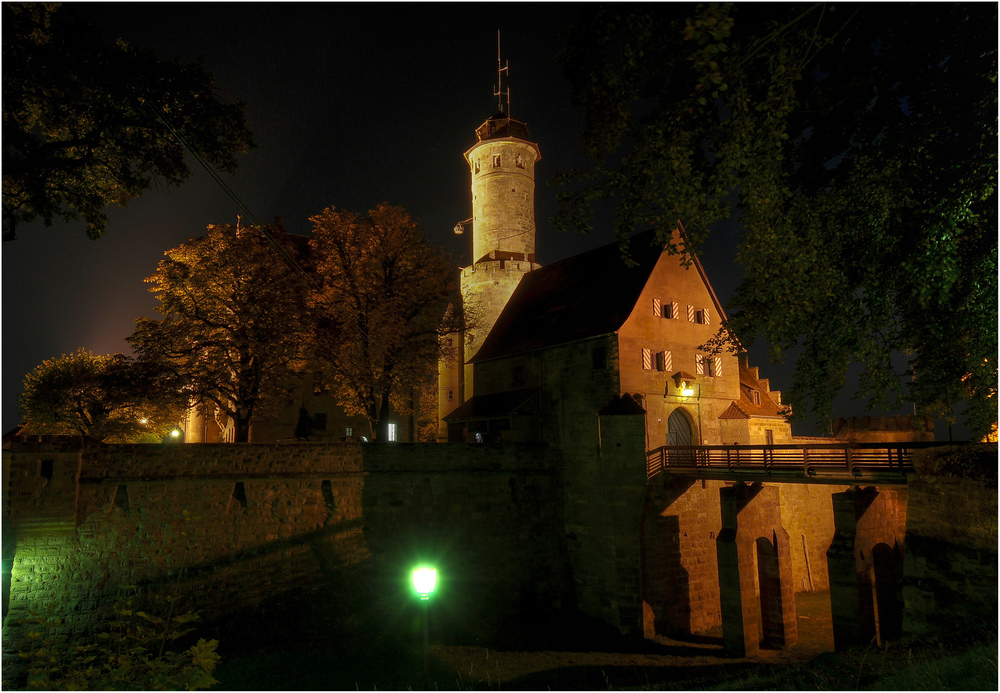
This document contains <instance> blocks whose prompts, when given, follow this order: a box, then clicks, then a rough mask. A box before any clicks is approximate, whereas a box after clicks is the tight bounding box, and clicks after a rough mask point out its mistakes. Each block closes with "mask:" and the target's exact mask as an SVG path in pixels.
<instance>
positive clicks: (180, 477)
mask: <svg viewBox="0 0 1000 693" xmlns="http://www.w3.org/2000/svg"><path fill="white" fill-rule="evenodd" d="M71 447H72V444H69V445H66V444H65V443H64V442H63V441H56V440H51V439H49V440H35V441H33V442H30V443H22V444H15V445H14V446H13V449H12V450H11V451H10V454H9V456H5V462H6V463H7V464H8V467H9V473H10V485H9V489H7V491H8V492H7V494H6V495H5V501H6V502H5V504H4V513H5V516H4V527H5V530H7V529H8V527H12V528H13V529H14V530H15V532H16V534H15V536H14V539H15V540H16V542H17V553H16V557H15V558H14V561H13V570H12V580H11V602H10V612H9V614H8V617H7V619H6V620H5V625H4V647H5V651H7V652H11V651H15V650H16V649H17V648H18V646H19V643H21V642H22V640H21V636H22V635H23V633H22V631H21V629H20V628H19V626H18V624H17V621H18V620H19V619H20V618H23V617H24V616H25V615H27V614H28V612H29V611H30V610H32V609H41V608H42V607H43V605H45V604H47V603H50V602H55V603H58V604H59V605H60V606H59V613H60V616H62V617H64V618H65V619H66V624H65V626H64V629H65V630H66V631H67V632H70V633H72V632H80V631H84V630H86V629H88V628H90V627H92V626H93V625H94V622H95V619H99V618H101V616H102V610H103V609H105V608H106V607H108V606H109V605H111V604H112V603H113V602H114V601H115V600H117V599H119V598H121V597H122V596H123V595H127V594H138V598H140V599H142V600H144V601H148V602H150V603H153V604H154V606H155V602H156V601H157V600H158V599H161V598H162V597H163V596H165V595H166V594H170V593H173V592H177V593H180V594H182V595H184V596H185V605H186V606H189V607H192V608H196V609H198V610H200V611H201V614H202V618H203V619H204V620H206V621H208V622H210V623H211V622H213V621H215V622H221V621H222V620H223V619H225V620H226V621H227V622H228V623H229V624H230V626H233V624H236V625H237V626H239V624H243V625H244V626H245V628H244V629H245V630H246V631H250V630H256V631H260V628H259V624H260V623H261V621H262V620H265V621H266V623H267V624H268V634H267V635H268V637H272V638H277V637H284V636H285V635H288V636H294V632H288V633H282V631H283V630H286V631H296V630H299V631H301V630H303V629H308V627H309V625H310V624H309V622H308V621H309V619H310V618H314V619H317V621H323V622H324V623H330V622H332V623H341V624H350V623H357V622H358V621H359V619H371V618H374V619H377V620H379V622H380V623H381V624H382V625H383V626H384V627H385V628H387V629H389V630H390V631H391V630H392V629H393V628H395V627H400V628H402V627H403V626H404V625H406V624H401V623H400V620H401V619H403V620H405V617H406V613H407V612H406V609H405V608H404V607H405V605H406V604H407V603H409V602H411V601H412V599H411V598H410V596H409V594H408V591H409V587H408V583H407V580H408V569H409V568H410V567H412V565H413V564H414V563H415V562H417V561H418V560H421V559H423V560H431V561H435V562H436V563H437V565H438V568H439V571H440V574H441V576H442V579H441V585H440V590H441V594H442V595H443V596H442V599H441V602H442V603H443V604H447V605H448V608H442V609H439V610H438V612H437V618H438V621H437V623H438V625H439V627H440V628H442V629H444V630H449V632H453V633H463V634H464V635H467V636H469V635H471V636H472V638H473V641H475V635H476V633H477V632H478V633H480V634H482V633H483V632H484V631H488V630H489V629H490V628H494V627H496V624H498V623H499V622H500V621H502V620H503V619H504V618H506V617H507V616H511V615H516V614H517V613H519V612H523V610H525V609H531V610H533V611H537V610H539V609H546V608H554V607H558V606H562V605H563V604H564V602H566V601H570V602H571V601H572V580H571V577H570V576H569V573H568V567H567V566H568V557H567V552H566V548H565V543H564V537H563V517H562V512H563V509H562V503H561V501H560V498H561V484H562V480H561V478H560V476H559V467H560V463H559V460H558V458H557V456H555V455H554V454H553V453H551V452H550V451H549V450H547V449H546V448H544V447H543V446H538V445H533V446H532V445H503V446H466V445H443V444H442V445H407V444H400V445H379V446H375V445H371V446H360V445H357V444H301V443H300V444H261V445H255V444H249V445H246V444H245V445H162V446H106V447H93V448H89V449H84V450H83V451H82V452H75V453H74V452H72V450H71V449H67V448H71ZM50 459H51V460H53V464H52V475H51V478H46V477H39V475H38V471H39V464H40V461H45V460H50ZM44 469H45V471H48V469H49V465H48V464H46V465H45V466H44ZM77 474H78V475H79V484H77V483H76V478H75V477H76V475H77ZM77 491H78V492H77ZM7 538H8V537H5V539H7ZM293 605H298V606H299V607H301V608H299V611H297V612H296V613H297V614H298V616H297V617H296V619H295V622H294V623H287V622H283V621H282V619H280V618H277V617H276V614H279V613H281V612H282V609H284V608H286V607H288V608H291V606H293ZM303 619H304V620H303ZM237 630H238V628H237Z"/></svg>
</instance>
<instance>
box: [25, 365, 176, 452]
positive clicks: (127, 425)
mask: <svg viewBox="0 0 1000 693" xmlns="http://www.w3.org/2000/svg"><path fill="white" fill-rule="evenodd" d="M166 375H167V374H165V373H164V372H163V371H161V370H160V369H159V368H158V367H156V366H155V365H154V364H150V363H143V362H139V361H136V360H134V359H131V358H129V357H128V356H125V355H124V354H111V355H108V356H96V355H94V354H92V353H91V352H89V351H87V350H86V349H79V350H77V351H76V352H74V353H72V354H69V355H68V356H67V355H63V356H62V357H60V358H58V359H49V360H47V361H44V362H42V363H41V364H39V365H38V366H37V367H36V368H35V369H34V370H33V371H32V372H31V373H29V374H28V375H27V376H25V378H24V391H23V392H22V393H21V396H20V409H21V414H22V415H23V417H24V429H23V431H24V432H27V433H34V434H45V433H52V434H64V435H65V434H75V435H83V436H89V437H91V438H93V439H94V440H98V441H103V442H108V443H131V442H136V441H143V440H150V439H159V438H161V437H163V436H165V435H167V433H168V431H169V430H170V429H171V428H172V427H173V426H175V425H177V424H178V423H179V422H180V420H181V416H182V412H183V410H184V402H183V399H182V397H180V396H179V392H178V391H177V390H176V389H173V388H171V386H170V380H169V378H167V377H165V376H166Z"/></svg>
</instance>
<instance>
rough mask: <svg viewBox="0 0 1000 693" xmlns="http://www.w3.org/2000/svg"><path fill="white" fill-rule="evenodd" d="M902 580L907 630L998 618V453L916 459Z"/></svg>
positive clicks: (973, 451) (984, 448)
mask: <svg viewBox="0 0 1000 693" xmlns="http://www.w3.org/2000/svg"><path fill="white" fill-rule="evenodd" d="M914 467H915V468H916V469H917V471H918V474H917V475H914V476H911V477H910V479H909V483H908V485H907V492H908V493H907V495H908V500H909V502H908V506H909V512H908V517H907V527H906V562H905V564H904V577H903V600H904V604H905V606H904V610H903V631H904V633H906V634H908V635H909V634H919V633H925V632H929V631H933V630H939V629H946V628H953V627H954V626H955V625H956V624H960V625H966V624H970V623H972V624H974V623H977V622H979V623H982V622H985V623H986V624H987V625H988V626H989V627H991V628H995V627H996V617H997V587H998V585H997V447H996V444H992V445H980V446H969V448H967V449H964V450H963V449H958V448H950V449H949V448H944V449H941V450H937V451H935V450H927V451H923V452H920V453H918V454H917V455H915V456H914Z"/></svg>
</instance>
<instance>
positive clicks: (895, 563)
mask: <svg viewBox="0 0 1000 693" xmlns="http://www.w3.org/2000/svg"><path fill="white" fill-rule="evenodd" d="M832 499H833V517H834V527H835V534H834V538H833V542H832V543H831V544H830V548H829V549H828V550H827V564H828V566H829V570H830V603H831V615H832V617H833V640H834V646H835V647H836V649H838V650H839V649H843V648H845V647H850V646H852V645H864V644H867V643H869V642H871V641H872V639H873V638H874V639H877V640H878V641H879V642H882V641H883V640H894V639H897V638H899V637H900V635H901V633H902V624H903V602H902V577H903V557H904V550H903V549H904V542H905V533H906V490H905V489H898V490H896V489H885V488H874V487H866V488H860V487H854V488H851V489H848V490H847V491H843V492H842V493H835V494H833V496H832Z"/></svg>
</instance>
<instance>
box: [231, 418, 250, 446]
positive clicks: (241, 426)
mask: <svg viewBox="0 0 1000 693" xmlns="http://www.w3.org/2000/svg"><path fill="white" fill-rule="evenodd" d="M234 423H235V425H236V431H235V434H234V438H233V440H234V442H236V443H249V442H250V417H247V418H238V419H235V421H234Z"/></svg>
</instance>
